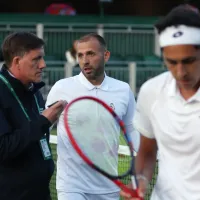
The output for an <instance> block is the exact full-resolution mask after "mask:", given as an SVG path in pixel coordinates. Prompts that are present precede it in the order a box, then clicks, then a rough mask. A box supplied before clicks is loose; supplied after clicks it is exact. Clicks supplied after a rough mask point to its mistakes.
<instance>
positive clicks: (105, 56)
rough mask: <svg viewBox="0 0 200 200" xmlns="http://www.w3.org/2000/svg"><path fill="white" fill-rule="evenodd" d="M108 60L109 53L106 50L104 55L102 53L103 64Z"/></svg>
mask: <svg viewBox="0 0 200 200" xmlns="http://www.w3.org/2000/svg"><path fill="white" fill-rule="evenodd" d="M109 58H110V51H108V50H106V51H105V53H104V60H105V62H108V60H109Z"/></svg>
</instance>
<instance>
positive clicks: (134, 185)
mask: <svg viewBox="0 0 200 200" xmlns="http://www.w3.org/2000/svg"><path fill="white" fill-rule="evenodd" d="M131 183H132V187H133V189H134V190H136V189H137V182H136V178H135V176H131Z"/></svg>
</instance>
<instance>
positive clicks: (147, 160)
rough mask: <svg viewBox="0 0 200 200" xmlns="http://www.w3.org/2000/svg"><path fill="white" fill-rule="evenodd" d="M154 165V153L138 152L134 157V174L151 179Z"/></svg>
mask: <svg viewBox="0 0 200 200" xmlns="http://www.w3.org/2000/svg"><path fill="white" fill-rule="evenodd" d="M155 167H156V153H146V154H141V153H140V152H139V153H138V155H137V157H136V174H137V175H139V176H140V178H141V177H142V176H144V178H146V179H147V180H148V182H149V181H151V179H152V177H153V174H154V170H155Z"/></svg>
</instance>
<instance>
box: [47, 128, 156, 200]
mask: <svg viewBox="0 0 200 200" xmlns="http://www.w3.org/2000/svg"><path fill="white" fill-rule="evenodd" d="M51 134H52V135H56V130H55V129H53V130H52V131H51ZM120 144H121V145H123V144H124V142H123V141H122V140H121V142H120ZM51 149H52V154H53V159H54V161H55V165H56V159H57V155H56V144H51ZM119 162H122V163H123V165H120V166H121V167H122V169H119V170H122V171H123V168H127V165H128V159H127V158H126V156H125V155H120V156H119ZM157 170H158V168H156V170H155V177H154V178H153V180H152V182H151V183H150V184H149V190H148V193H147V195H146V197H145V200H149V199H150V194H151V191H152V188H153V186H154V184H155V181H156V174H157ZM123 182H124V183H125V184H128V183H129V182H130V177H127V178H126V179H124V180H123ZM50 189H51V195H52V200H57V192H56V170H55V172H54V175H53V177H52V179H51V184H50Z"/></svg>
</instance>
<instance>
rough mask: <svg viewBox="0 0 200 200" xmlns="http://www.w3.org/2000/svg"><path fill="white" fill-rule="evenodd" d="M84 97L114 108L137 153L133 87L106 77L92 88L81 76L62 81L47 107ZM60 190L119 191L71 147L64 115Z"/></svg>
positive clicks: (60, 131)
mask: <svg viewBox="0 0 200 200" xmlns="http://www.w3.org/2000/svg"><path fill="white" fill-rule="evenodd" d="M80 96H94V97H97V98H99V99H101V100H103V101H104V102H106V103H107V104H108V105H110V106H112V107H114V109H115V112H116V113H117V115H118V116H119V117H120V118H121V119H122V120H123V121H124V124H125V126H126V130H127V132H128V134H131V135H132V137H133V139H134V141H135V142H134V146H135V148H136V150H138V147H139V134H138V132H137V131H134V129H133V124H132V123H133V114H134V109H135V100H134V96H133V93H132V91H131V89H130V87H129V85H128V84H127V83H125V82H122V81H119V80H116V79H113V78H110V77H108V76H106V75H105V78H104V80H103V82H102V84H101V85H100V86H94V85H92V84H91V83H90V82H89V81H88V80H87V79H86V78H85V76H84V75H83V74H82V73H80V74H79V75H77V76H74V77H70V78H66V79H62V80H60V81H58V82H57V83H56V84H55V85H54V86H53V87H52V89H51V91H50V93H49V95H48V97H47V102H46V105H50V104H51V103H53V102H55V101H58V100H66V101H67V102H68V103H69V102H70V101H72V100H73V99H75V98H77V97H80ZM57 136H58V145H57V153H58V160H57V189H58V190H62V191H66V192H84V193H91V194H105V193H112V192H117V191H119V188H118V187H117V186H115V185H114V184H113V183H112V182H111V181H110V180H108V179H107V178H105V177H103V176H102V175H100V174H99V173H97V172H95V171H94V170H93V169H91V168H90V167H88V166H87V165H86V164H85V163H84V161H83V160H82V159H81V158H80V157H79V156H78V155H77V153H76V152H75V150H74V149H73V147H72V145H71V144H70V142H69V140H68V138H67V134H66V131H65V128H64V123H63V115H61V117H60V118H59V121H58V126H57Z"/></svg>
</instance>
